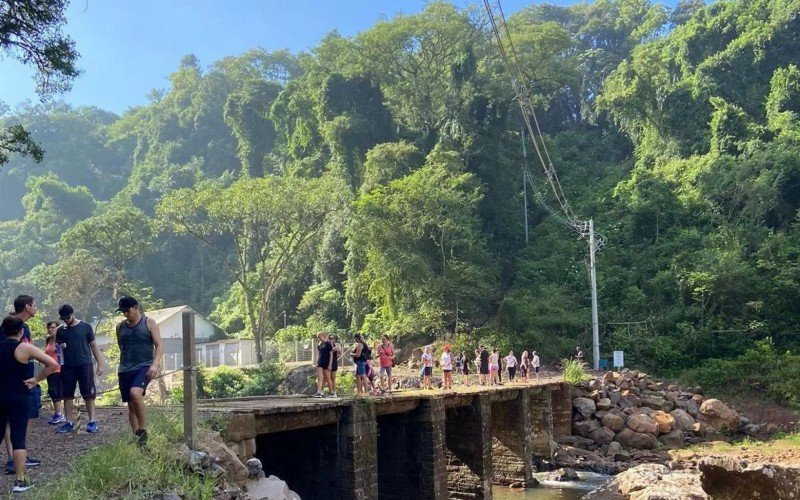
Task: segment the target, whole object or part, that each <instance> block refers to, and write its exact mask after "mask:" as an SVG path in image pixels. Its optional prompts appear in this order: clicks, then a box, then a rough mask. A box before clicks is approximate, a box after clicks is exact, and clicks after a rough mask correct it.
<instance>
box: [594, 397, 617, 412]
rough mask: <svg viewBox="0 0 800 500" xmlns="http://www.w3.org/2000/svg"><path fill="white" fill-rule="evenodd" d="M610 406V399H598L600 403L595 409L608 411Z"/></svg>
mask: <svg viewBox="0 0 800 500" xmlns="http://www.w3.org/2000/svg"><path fill="white" fill-rule="evenodd" d="M612 405H613V403H612V402H611V399H609V398H600V401H598V402H597V409H598V410H604V411H608V410H610V409H611V406H612Z"/></svg>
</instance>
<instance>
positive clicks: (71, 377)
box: [56, 304, 106, 434]
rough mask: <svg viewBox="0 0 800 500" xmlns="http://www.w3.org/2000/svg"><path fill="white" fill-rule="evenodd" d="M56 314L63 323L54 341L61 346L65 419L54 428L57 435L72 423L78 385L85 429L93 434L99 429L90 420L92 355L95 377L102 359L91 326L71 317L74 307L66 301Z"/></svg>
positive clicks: (71, 427) (102, 367)
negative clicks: (84, 405) (95, 364)
mask: <svg viewBox="0 0 800 500" xmlns="http://www.w3.org/2000/svg"><path fill="white" fill-rule="evenodd" d="M58 317H59V318H61V320H62V321H63V322H64V324H63V325H61V327H60V328H59V329H58V331H57V332H56V342H57V343H59V344H62V345H63V349H64V364H63V365H62V366H61V388H62V391H63V392H64V413H65V415H64V416H65V417H66V418H67V421H66V422H64V423H63V424H61V427H59V428H58V429H56V432H57V433H59V434H64V433H66V432H72V431H74V430H75V429H76V426H75V404H74V402H73V401H74V397H75V387H76V386H78V387H80V390H81V397H82V398H83V400H84V401H85V402H86V411H87V412H88V413H89V423H88V424H87V425H86V432H90V433H92V434H93V433H95V432H97V431H99V430H100V428H99V427H98V425H97V422H95V419H94V398H95V395H96V390H95V384H94V365H93V364H92V356H94V359H95V360H96V361H97V376H98V377H100V376H101V375H102V374H103V372H104V371H105V369H106V367H105V362H104V361H103V357H102V356H101V354H100V349H99V348H98V347H97V342H95V339H94V331H93V330H92V326H91V325H90V324H89V323H87V322H85V321H81V320H79V319H78V318H76V317H75V310H74V309H73V308H72V306H71V305H69V304H64V305H63V306H61V307H59V308H58Z"/></svg>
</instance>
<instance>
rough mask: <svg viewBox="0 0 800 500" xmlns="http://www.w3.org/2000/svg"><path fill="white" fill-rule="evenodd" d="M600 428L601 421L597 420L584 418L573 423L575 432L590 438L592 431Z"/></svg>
mask: <svg viewBox="0 0 800 500" xmlns="http://www.w3.org/2000/svg"><path fill="white" fill-rule="evenodd" d="M599 428H600V422H598V421H597V420H582V421H580V422H575V423H574V424H572V432H573V434H577V435H579V436H582V437H585V438H589V437H590V434H591V433H592V431H594V430H597V429H599Z"/></svg>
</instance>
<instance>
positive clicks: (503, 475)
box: [492, 388, 534, 484]
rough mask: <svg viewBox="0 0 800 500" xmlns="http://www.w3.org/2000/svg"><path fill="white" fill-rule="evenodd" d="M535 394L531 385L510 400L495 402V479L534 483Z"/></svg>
mask: <svg viewBox="0 0 800 500" xmlns="http://www.w3.org/2000/svg"><path fill="white" fill-rule="evenodd" d="M530 403H531V395H530V391H529V389H527V388H524V389H520V390H519V395H518V396H517V397H516V398H515V399H512V400H510V401H502V402H495V403H493V404H492V437H493V447H492V448H493V449H492V458H493V463H492V472H493V476H494V477H493V479H494V482H495V483H500V484H511V483H513V482H516V481H525V482H526V483H531V479H532V478H533V473H534V468H533V462H532V460H531V457H532V456H533V453H534V447H533V433H532V428H531V417H530Z"/></svg>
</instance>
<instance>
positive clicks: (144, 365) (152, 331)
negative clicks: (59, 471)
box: [0, 295, 163, 493]
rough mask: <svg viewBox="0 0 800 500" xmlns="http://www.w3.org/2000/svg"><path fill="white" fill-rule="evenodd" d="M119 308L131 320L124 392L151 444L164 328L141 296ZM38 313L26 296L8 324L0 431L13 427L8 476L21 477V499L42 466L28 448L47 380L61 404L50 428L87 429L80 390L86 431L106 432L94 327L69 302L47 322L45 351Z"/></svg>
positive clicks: (0, 376) (123, 346) (1, 354)
mask: <svg viewBox="0 0 800 500" xmlns="http://www.w3.org/2000/svg"><path fill="white" fill-rule="evenodd" d="M118 306H119V307H118V308H117V311H119V312H121V313H122V314H123V316H125V320H124V321H122V322H120V323H119V324H118V325H117V326H116V337H117V343H118V345H119V349H120V364H119V369H118V371H117V376H118V381H119V392H120V394H121V397H122V401H123V402H125V403H127V405H128V420H129V422H130V425H131V429H132V430H133V433H134V436H135V438H136V442H137V444H139V445H140V446H145V445H146V444H147V438H148V437H147V416H146V411H145V410H146V408H145V402H144V396H145V395H146V391H147V386H148V384H149V382H150V381H151V380H153V379H154V378H155V377H156V376H157V374H158V371H159V366H160V363H161V357H162V355H163V344H162V342H161V335H160V332H159V329H158V324H157V323H156V322H155V320H153V319H152V318H148V317H147V316H145V315H144V314H143V313H142V311H141V310H140V309H139V302H138V301H137V300H136V299H135V298H133V297H122V298H121V299H120V300H119V303H118ZM37 312H38V309H37V306H36V301H35V300H34V298H33V297H31V296H30V295H19V296H18V297H17V298H16V299H15V300H14V311H13V312H12V313H9V314H8V315H7V316H6V317H5V318H4V319H3V320H2V324H0V330H1V331H2V335H1V336H0V388H2V390H0V429H5V438H4V439H5V444H6V450H7V452H8V461H7V462H6V474H15V475H16V478H15V480H14V485H13V487H12V492H15V493H19V492H23V491H26V490H28V489H29V488H30V487H31V486H32V485H33V484H32V483H31V481H30V479H29V478H28V476H27V474H26V468H27V467H34V466H39V465H41V463H42V462H41V461H40V460H37V459H34V458H31V457H29V456H28V454H27V444H26V440H27V436H28V431H29V427H30V423H31V421H32V420H33V419H37V418H39V414H40V410H41V408H42V392H41V388H40V386H39V384H40V383H41V382H42V381H44V380H47V394H48V397H49V399H50V401H51V402H52V405H53V416H52V417H51V418H50V420H48V422H47V423H48V424H50V425H52V426H55V433H57V434H66V433H71V432H76V431H77V430H78V428H79V425H78V422H77V415H76V409H75V404H74V398H75V392H76V389H78V390H79V391H80V395H81V398H83V400H84V402H85V404H86V412H87V414H88V419H89V420H88V423H87V424H86V432H87V433H90V434H94V433H97V432H100V426H99V425H98V423H97V421H96V417H95V404H94V403H95V398H96V396H97V394H98V393H97V390H96V384H95V375H97V377H100V376H101V375H102V374H103V373H104V372H106V371H107V365H106V362H105V360H104V358H103V355H102V353H101V352H100V348H99V347H98V346H97V342H96V340H95V334H94V330H93V328H92V326H91V325H90V324H89V323H86V322H85V321H81V320H80V319H78V318H77V317H76V316H75V310H74V309H73V307H72V306H71V305H69V304H64V305H62V306H61V307H60V308H59V310H58V316H59V320H60V321H48V322H47V337H46V339H45V345H44V350H42V349H39V348H38V347H36V346H35V345H33V343H32V339H31V330H30V327H29V326H28V325H27V322H28V320H30V319H31V318H33V317H34V316H36V313H37ZM36 362H38V363H39V364H41V366H42V368H41V369H40V370H37V369H36ZM95 363H96V368H95Z"/></svg>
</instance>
